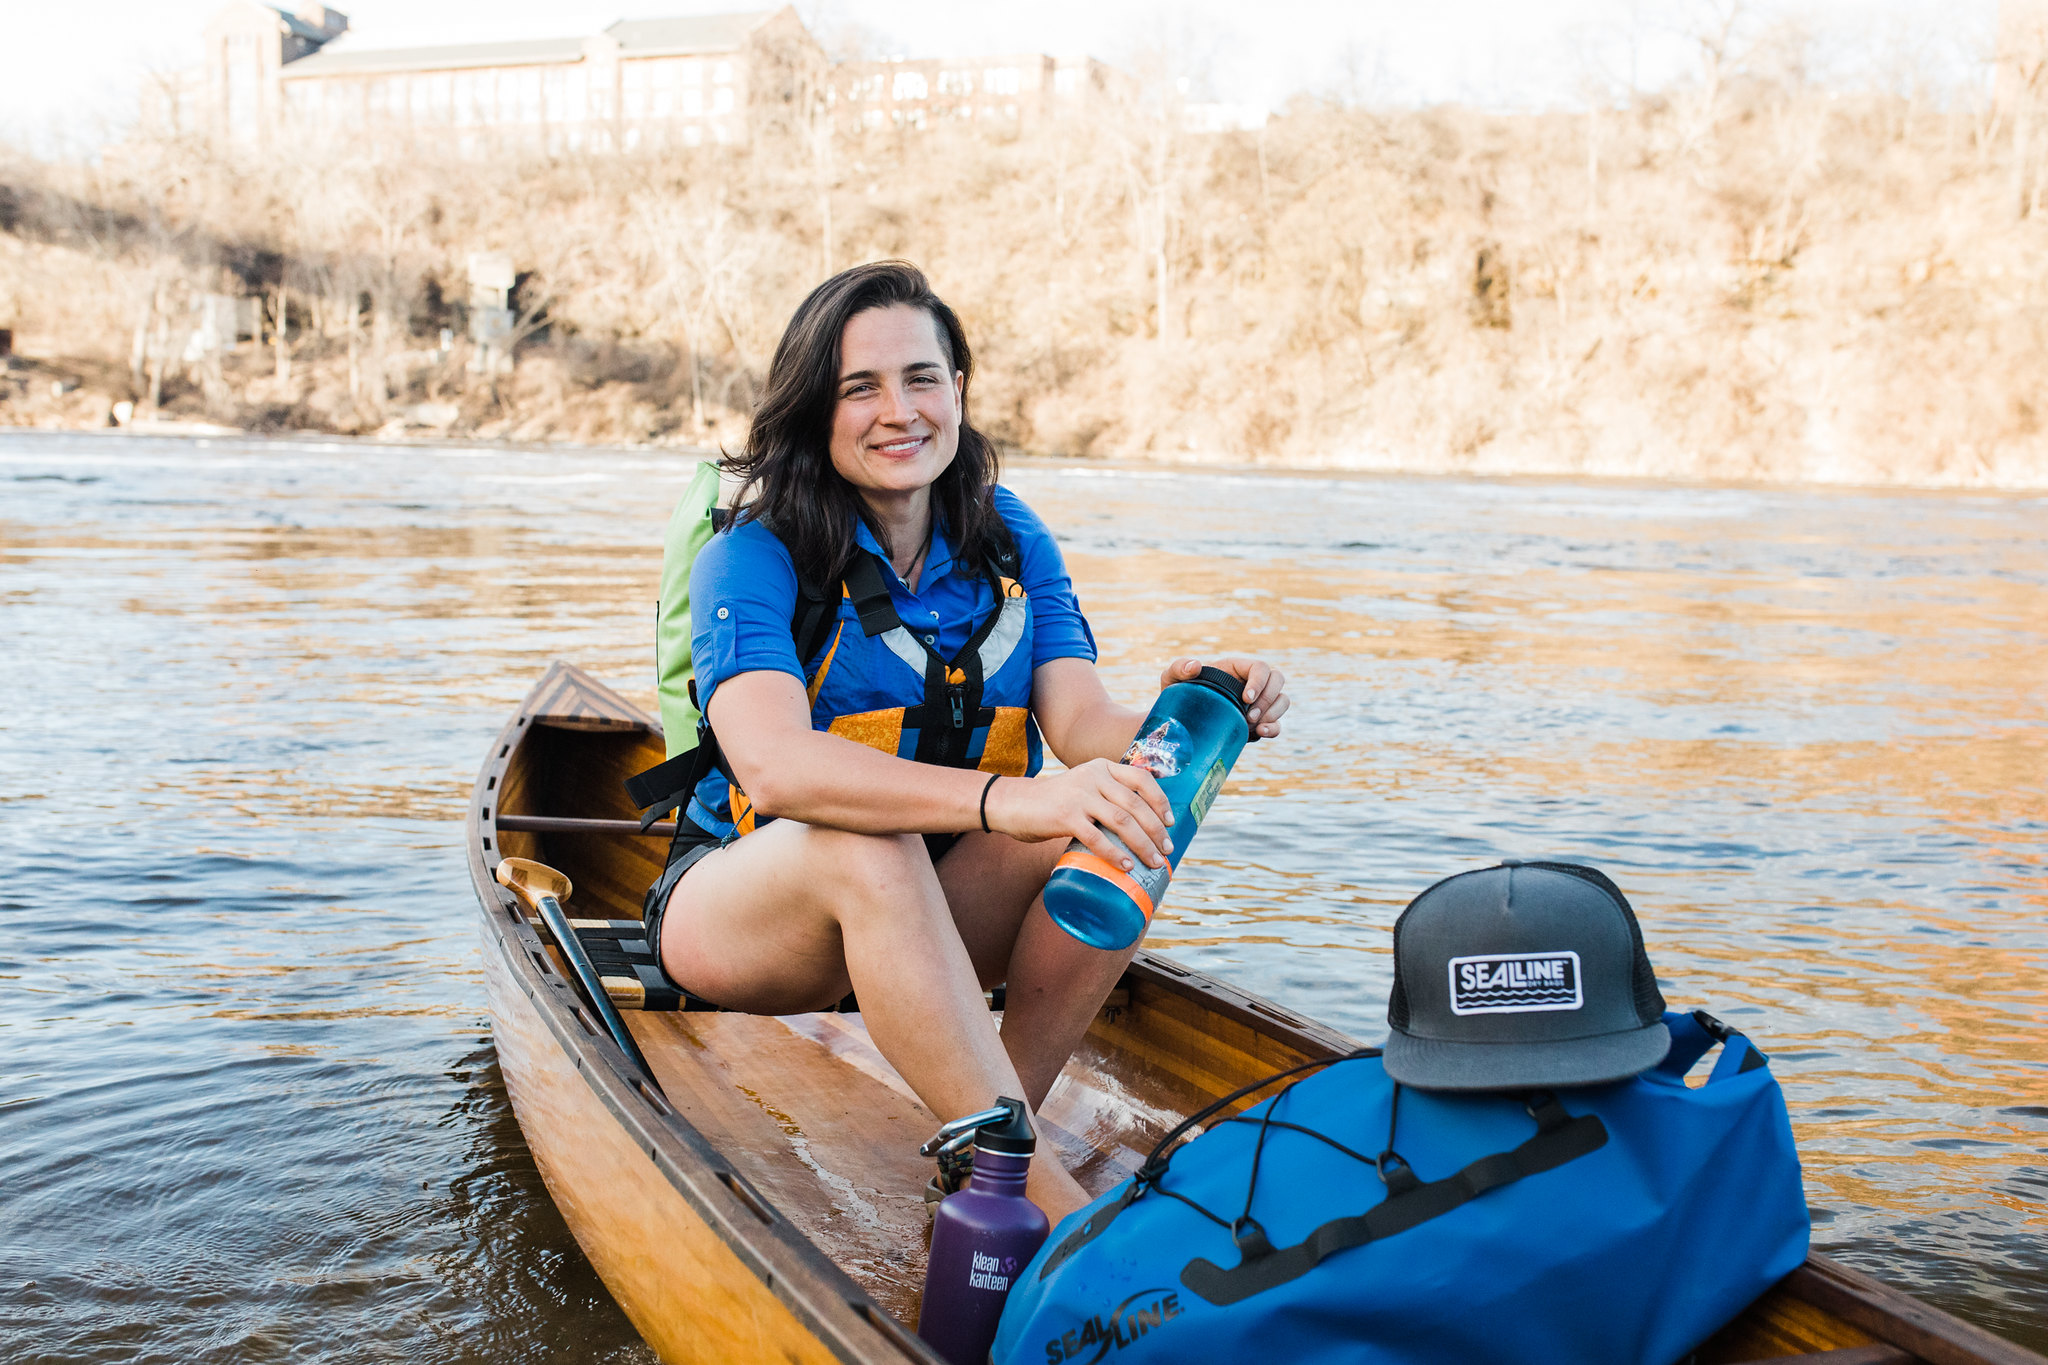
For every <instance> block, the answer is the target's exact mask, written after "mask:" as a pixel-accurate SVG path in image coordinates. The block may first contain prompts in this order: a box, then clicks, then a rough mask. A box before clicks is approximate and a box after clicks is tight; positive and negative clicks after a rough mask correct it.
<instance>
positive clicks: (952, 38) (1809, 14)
mask: <svg viewBox="0 0 2048 1365" xmlns="http://www.w3.org/2000/svg"><path fill="white" fill-rule="evenodd" d="M772 2H773V0H752V3H749V0H708V2H707V0H667V3H663V0H612V3H611V4H597V5H593V4H589V3H577V2H576V0H492V3H489V4H480V3H476V2H475V0H355V3H353V4H351V3H347V0H343V3H342V4H340V5H338V6H337V7H338V8H340V9H342V10H343V11H344V12H345V13H347V14H348V15H349V19H350V24H351V30H352V31H351V34H350V36H349V37H348V38H346V39H344V40H343V41H344V42H347V43H348V44H349V45H350V46H352V47H363V48H368V47H405V46H411V45H413V44H422V43H437V42H461V41H487V40H491V39H501V38H529V37H548V36H555V35H561V34H575V33H591V32H595V31H597V30H598V29H601V28H603V27H604V26H605V25H606V24H608V23H610V22H611V21H612V20H613V19H617V18H636V17H644V16H649V15H660V14H688V13H702V12H716V11H719V10H729V9H741V8H766V7H768V5H769V4H771V3H772ZM1996 4H1997V0H1747V2H1746V3H1745V2H1744V0H1426V2H1422V3H1419V2H1418V0H1250V3H1246V0H1235V3H1230V2H1228V0H1178V2H1177V3H1164V2H1163V0H1031V3H1030V4H1028V5H1027V4H1023V3H1019V0H1004V2H1002V3H998V2H997V0H945V3H933V0H921V3H911V2H910V0H800V3H799V6H798V8H799V9H800V10H801V11H802V12H803V13H804V15H805V17H806V19H807V20H809V21H811V22H812V23H813V24H814V26H816V27H818V28H820V29H829V28H831V27H833V26H835V25H845V24H848V23H851V24H854V25H857V26H860V27H862V28H865V29H867V30H870V31H872V32H873V33H874V34H875V35H876V36H878V37H879V38H881V39H882V47H883V49H884V50H885V51H888V52H892V53H902V54H905V55H911V56H949V55H959V54H968V53H980V52H1017V51H1027V52H1055V53H1072V52H1087V53H1091V54H1093V55H1095V56H1098V57H1102V58H1105V59H1107V60H1110V61H1114V62H1118V63H1119V64H1123V65H1135V64H1139V63H1142V62H1144V61H1145V59H1146V55H1147V53H1148V52H1149V53H1153V54H1156V55H1157V56H1159V57H1162V58H1163V59H1164V60H1165V61H1168V62H1170V63H1172V64H1173V65H1174V66H1175V67H1176V69H1178V70H1179V71H1181V72H1184V73H1188V74H1191V75H1192V76H1194V77H1195V84H1194V86H1193V87H1192V89H1191V93H1193V94H1195V95H1197V96H1198V97H1201V96H1207V97H1209V98H1215V99H1222V100H1226V101H1230V102H1234V103H1244V104H1254V105H1264V106H1268V107H1274V106H1278V105H1280V104H1282V103H1284V102H1285V100H1286V99H1287V97H1288V96H1289V95H1291V94H1294V93H1297V92H1300V91H1304V90H1308V91H1326V92H1335V93H1344V94H1348V95H1350V96H1352V97H1363V98H1367V99H1371V100H1373V101H1375V102H1394V103H1426V102H1436V101H1446V100H1456V101H1464V102H1473V103H1479V104H1485V105H1490V106H1529V105H1549V104H1576V103H1579V102H1581V101H1583V100H1584V99H1585V98H1586V96H1587V94H1588V92H1589V91H1591V90H1593V89H1595V88H1598V87H1599V86H1603V85H1604V86H1606V87H1608V88H1619V87H1625V86H1626V85H1627V84H1628V83H1629V80H1630V76H1631V68H1633V71H1634V78H1635V80H1636V82H1637V83H1638V84H1640V85H1642V86H1646V87H1654V86H1658V85H1661V84H1664V83H1667V82H1669V81H1670V80H1671V79H1673V78H1674V77H1676V76H1678V75H1680V74H1682V73H1683V72H1684V71H1686V70H1689V69H1690V66H1691V64H1692V63H1693V61H1694V60H1695V56H1694V54H1695V52H1696V48H1695V47H1694V46H1693V44H1692V43H1691V42H1690V40H1689V39H1688V38H1687V36H1686V34H1687V32H1688V31H1691V30H1698V29H1700V28H1702V27H1704V26H1707V25H1710V24H1711V23H1712V22H1713V21H1714V16H1715V15H1716V14H1717V13H1720V12H1724V11H1725V10H1726V9H1727V8H1728V6H1730V5H1737V6H1739V7H1740V9H1741V11H1742V12H1743V13H1744V14H1745V15H1746V16H1747V18H1746V27H1747V29H1748V30H1749V31H1750V32H1751V33H1759V32H1762V31H1763V30H1764V29H1766V28H1768V27H1769V26H1770V25H1771V24H1773V23H1779V22H1783V21H1788V20H1789V21H1791V22H1794V23H1803V24H1804V25H1805V27H1806V28H1808V29H1809V30H1811V31H1813V32H1815V33H1816V34H1817V35H1819V41H1818V42H1817V44H1816V45H1815V46H1814V48H1813V55H1814V56H1815V57H1816V58H1817V60H1818V61H1819V63H1820V64H1821V65H1822V66H1824V67H1830V68H1832V69H1834V70H1836V71H1838V72H1839V71H1843V70H1851V69H1853V70H1854V71H1856V72H1859V73H1863V72H1868V71H1873V70H1876V71H1899V70H1903V69H1907V68H1909V67H1917V68H1918V69H1921V70H1925V71H1931V72H1935V73H1939V75H1940V76H1941V77H1942V78H1944V79H1946V80H1950V81H1953V80H1954V79H1956V78H1957V77H1958V76H1960V75H1962V74H1964V73H1966V72H1969V71H1971V70H1973V69H1974V68H1973V64H1974V63H1978V62H1980V61H1981V59H1982V57H1983V55H1984V53H1985V51H1986V49H1987V48H1988V42H1989V36H1990V33H1991V29H1992V25H1993V16H1994V14H1995V9H1996ZM218 5H219V0H0V137H4V138H10V139H13V140H16V141H25V142H28V143H30V144H31V145H34V146H37V147H39V148H51V147H56V146H68V147H70V148H72V149H74V150H83V149H85V148H89V147H91V146H94V145H97V144H98V143H100V142H102V141H104V140H105V137H106V130H107V129H108V128H110V127H113V126H118V125H119V124H120V123H122V122H124V121H125V120H127V119H128V118H130V117H132V114H133V110H134V108H135V98H136V95H135V92H136V88H137V86H138V84H139V82H140V81H141V80H142V79H143V78H144V76H145V74H146V73H147V72H148V71H150V70H151V69H171V68H176V67H180V66H186V65H191V64H194V63H196V62H197V60H198V56H199V33H200V29H201V27H202V26H203V25H204V24H205V22H206V19H207V16H208V15H209V14H211V13H212V12H213V11H214V10H215V9H216V8H218Z"/></svg>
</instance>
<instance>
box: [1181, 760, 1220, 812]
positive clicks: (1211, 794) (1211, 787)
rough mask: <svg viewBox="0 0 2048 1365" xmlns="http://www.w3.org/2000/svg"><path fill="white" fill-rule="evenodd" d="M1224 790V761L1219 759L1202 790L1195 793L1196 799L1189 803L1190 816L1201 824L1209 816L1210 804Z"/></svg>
mask: <svg viewBox="0 0 2048 1365" xmlns="http://www.w3.org/2000/svg"><path fill="white" fill-rule="evenodd" d="M1222 790H1223V760H1222V759H1220V758H1219V759H1217V760H1216V763H1215V766H1214V767H1212V768H1210V769H1209V775H1208V776H1207V777H1205V778H1203V779H1202V789H1201V790H1200V791H1198V792H1196V793H1195V799H1194V800H1192V801H1190V802H1188V814H1189V815H1192V816H1194V817H1195V823H1196V824H1198V825H1199V824H1201V823H1202V821H1203V819H1204V818H1206V817H1207V816H1208V814H1209V803H1210V802H1212V801H1214V800H1215V799H1216V793H1217V792H1220V791H1222Z"/></svg>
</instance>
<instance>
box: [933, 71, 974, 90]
mask: <svg viewBox="0 0 2048 1365" xmlns="http://www.w3.org/2000/svg"><path fill="white" fill-rule="evenodd" d="M939 93H940V94H941V95H971V94H973V93H974V73H973V72H972V71H941V72H940V73H939Z"/></svg>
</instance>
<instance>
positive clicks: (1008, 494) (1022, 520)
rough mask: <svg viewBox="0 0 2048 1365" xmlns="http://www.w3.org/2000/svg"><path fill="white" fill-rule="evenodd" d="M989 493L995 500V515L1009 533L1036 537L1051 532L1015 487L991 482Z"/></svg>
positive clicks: (1047, 534)
mask: <svg viewBox="0 0 2048 1365" xmlns="http://www.w3.org/2000/svg"><path fill="white" fill-rule="evenodd" d="M989 493H990V495H991V496H992V497H993V499H994V501H995V506H996V515H997V516H999V517H1001V518H1002V519H1003V524H1004V525H1005V526H1007V527H1009V528H1010V534H1011V535H1013V536H1018V537H1024V536H1032V537H1036V536H1050V535H1051V534H1052V532H1050V531H1048V530H1047V529H1046V526H1045V522H1044V520H1043V519H1042V518H1041V517H1040V516H1039V515H1038V513H1036V512H1034V511H1032V510H1031V504H1030V503H1028V502H1026V501H1024V499H1023V498H1022V497H1020V496H1019V495H1018V494H1017V492H1016V490H1015V489H1012V488H1009V487H1007V486H1005V485H1003V484H999V483H998V484H991V485H990V487H989Z"/></svg>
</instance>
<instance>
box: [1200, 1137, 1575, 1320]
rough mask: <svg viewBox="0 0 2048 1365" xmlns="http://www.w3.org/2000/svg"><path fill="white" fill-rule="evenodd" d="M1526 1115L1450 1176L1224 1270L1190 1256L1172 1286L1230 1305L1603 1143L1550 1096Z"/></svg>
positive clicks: (1554, 1166) (1334, 1220)
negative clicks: (1524, 1128)
mask: <svg viewBox="0 0 2048 1365" xmlns="http://www.w3.org/2000/svg"><path fill="white" fill-rule="evenodd" d="M1532 1113H1533V1115H1534V1117H1535V1119H1536V1123H1537V1132H1536V1135H1535V1136H1534V1137H1532V1138H1530V1139H1529V1140H1528V1141H1527V1142H1524V1143H1523V1144H1522V1145H1521V1146H1519V1147H1516V1148H1514V1149H1513V1150H1511V1151H1506V1152H1495V1153H1493V1154H1492V1155H1491V1156H1483V1157H1480V1158H1479V1159H1478V1160H1477V1161H1475V1162H1473V1163H1472V1164H1471V1165H1469V1166H1467V1167H1465V1169H1464V1170H1462V1171H1459V1172H1458V1173H1457V1174H1456V1175H1451V1176H1446V1177H1445V1178H1444V1179H1442V1180H1432V1181H1430V1182H1428V1183H1427V1184H1418V1185H1415V1186H1412V1187H1410V1188H1408V1189H1407V1190H1406V1191H1405V1192H1404V1193H1400V1194H1393V1195H1390V1196H1389V1197H1388V1198H1386V1199H1384V1200H1382V1201H1381V1202H1380V1203H1379V1204H1376V1205H1375V1206H1373V1207H1372V1208H1370V1209H1368V1210H1367V1211H1366V1212H1364V1213H1362V1214H1358V1215H1355V1216H1353V1217H1350V1218H1334V1219H1332V1220H1330V1221H1329V1222H1327V1223H1325V1224H1323V1225H1322V1226H1321V1227H1319V1228H1317V1229H1316V1230H1315V1231H1314V1232H1311V1233H1310V1234H1309V1235H1308V1236H1307V1237H1304V1238H1303V1239H1302V1240H1301V1241H1299V1242H1296V1243H1295V1244H1294V1245H1293V1246H1290V1247H1281V1248H1280V1249H1279V1250H1277V1251H1273V1252H1270V1253H1268V1254H1266V1255H1263V1256H1258V1257H1249V1256H1248V1257H1246V1258H1244V1259H1243V1260H1242V1261H1240V1262H1239V1263H1238V1264H1237V1265H1236V1266H1234V1267H1232V1268H1231V1269H1229V1270H1225V1269H1224V1268H1223V1267H1222V1266H1219V1265H1217V1264H1216V1263H1215V1262H1214V1261H1211V1260H1208V1259H1206V1258H1204V1257H1199V1256H1198V1257H1196V1258H1195V1259H1194V1260H1192V1261H1189V1262H1188V1263H1187V1265H1186V1266H1185V1267H1184V1268H1183V1269H1182V1270H1181V1272H1180V1282H1181V1283H1182V1284H1184V1285H1186V1286H1187V1287H1188V1288H1189V1289H1191V1290H1193V1291H1194V1292H1195V1293H1197V1294H1199V1295H1201V1296H1202V1297H1203V1298H1204V1299H1207V1300H1208V1301H1209V1302H1210V1303H1213V1304H1216V1305H1218V1306H1219V1307H1220V1306H1225V1305H1229V1304H1233V1303H1237V1302H1240V1301H1241V1300H1244V1299H1248V1298H1250V1297H1251V1296H1252V1295H1254V1294H1258V1293H1261V1292H1263V1291H1265V1290H1268V1289H1273V1288H1276V1287H1278V1286H1280V1285H1283V1284H1286V1283H1287V1282H1288V1281H1289V1280H1294V1279H1299V1278H1300V1277H1301V1276H1303V1275H1306V1274H1307V1273H1308V1272H1309V1271H1311V1270H1313V1269H1315V1268H1316V1267H1317V1266H1318V1265H1320V1264H1322V1262H1323V1260H1324V1258H1326V1257H1329V1256H1333V1255H1335V1254H1336V1253H1337V1252H1340V1251H1344V1250H1347V1249H1349V1248H1351V1247H1356V1246H1364V1245H1365V1244H1366V1243H1367V1242H1375V1241H1379V1240H1380V1239H1382V1238H1386V1237H1392V1236H1394V1235H1395V1234H1396V1233H1401V1232H1406V1231H1408V1230H1409V1229H1410V1228H1413V1227H1417V1226H1419V1225H1421V1224H1423V1223H1426V1222H1428V1221H1429V1220H1430V1219H1432V1218H1437V1217H1441V1216H1442V1215H1444V1214H1446V1213H1449V1212H1450V1211H1451V1210H1453V1209H1455V1208H1458V1207H1459V1206H1460V1205H1463V1204H1468V1203H1470V1202H1471V1201H1473V1200H1474V1199H1477V1198H1478V1197H1479V1196H1480V1195H1482V1194H1485V1193H1486V1192H1487V1191H1488V1190H1497V1189H1499V1188H1500V1187H1501V1186H1503V1185H1512V1184H1514V1183H1515V1182H1516V1181H1517V1180H1521V1179H1523V1178H1525V1177H1527V1176H1532V1175H1536V1174H1539V1173H1540V1172H1543V1171H1548V1170H1552V1169H1554V1168H1556V1167H1558V1166H1562V1165H1564V1164H1565V1163H1566V1162H1567V1161H1575V1160H1577V1159H1578V1158H1580V1157H1582V1156H1586V1155H1588V1154H1589V1153H1592V1152H1597V1151H1598V1150H1600V1148H1602V1147H1604V1146H1606V1145H1607V1126H1606V1125H1605V1124H1603V1123H1601V1122H1600V1119H1599V1117H1598V1116H1597V1115H1594V1114H1581V1115H1579V1116H1577V1117H1573V1116H1572V1115H1570V1114H1568V1113H1566V1112H1565V1110H1564V1107H1563V1106H1562V1105H1560V1104H1558V1102H1557V1101H1556V1100H1554V1099H1552V1100H1550V1101H1548V1102H1547V1103H1545V1104H1543V1105H1540V1106H1538V1107H1536V1108H1535V1109H1533V1110H1532Z"/></svg>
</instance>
